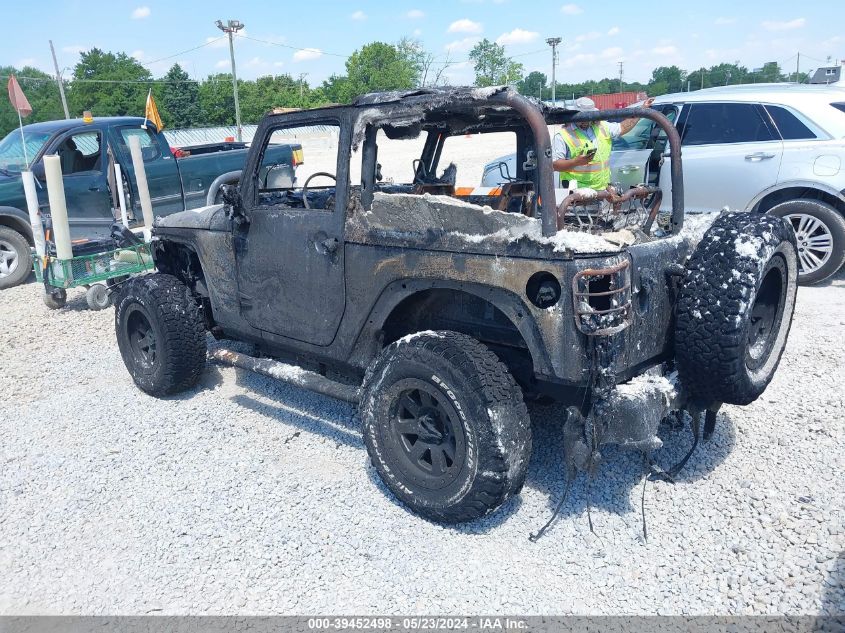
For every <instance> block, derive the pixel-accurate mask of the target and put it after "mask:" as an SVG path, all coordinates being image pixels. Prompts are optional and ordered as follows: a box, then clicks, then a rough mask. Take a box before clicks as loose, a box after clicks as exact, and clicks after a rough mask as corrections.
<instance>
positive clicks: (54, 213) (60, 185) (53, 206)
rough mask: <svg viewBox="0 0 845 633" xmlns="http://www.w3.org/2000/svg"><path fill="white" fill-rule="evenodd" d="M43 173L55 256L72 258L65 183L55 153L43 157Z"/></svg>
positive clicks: (58, 159) (60, 165)
mask: <svg viewBox="0 0 845 633" xmlns="http://www.w3.org/2000/svg"><path fill="white" fill-rule="evenodd" d="M44 173H45V175H46V176H47V199H48V200H49V201H50V218H51V219H52V221H53V241H54V242H55V243H56V257H58V258H59V259H72V258H73V249H72V248H71V246H70V225H69V224H68V221H67V204H66V203H65V183H64V181H63V180H62V161H61V159H60V158H59V157H58V156H56V155H55V154H51V155H49V156H45V157H44Z"/></svg>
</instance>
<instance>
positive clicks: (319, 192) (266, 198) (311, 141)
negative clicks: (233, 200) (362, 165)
mask: <svg viewBox="0 0 845 633" xmlns="http://www.w3.org/2000/svg"><path fill="white" fill-rule="evenodd" d="M339 138H340V126H339V125H313V124H311V125H305V126H297V127H283V128H277V129H275V130H273V131H272V133H271V134H270V135H269V136H268V140H267V142H265V144H264V147H263V148H262V150H261V168H260V169H259V172H258V183H257V191H258V198H259V204H260V205H272V206H283V207H288V208H300V209H301V208H304V209H314V210H319V211H333V210H334V203H335V194H336V181H335V176H336V172H337V156H338V140H339ZM285 148H289V150H288V149H285ZM282 150H284V151H282ZM291 163H293V164H291ZM294 174H295V175H294Z"/></svg>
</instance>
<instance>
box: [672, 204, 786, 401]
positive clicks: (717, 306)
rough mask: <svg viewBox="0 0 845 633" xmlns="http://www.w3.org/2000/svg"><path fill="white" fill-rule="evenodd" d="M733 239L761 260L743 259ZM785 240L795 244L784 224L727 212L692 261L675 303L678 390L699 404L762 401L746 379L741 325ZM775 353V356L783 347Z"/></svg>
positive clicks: (744, 253) (744, 333)
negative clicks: (769, 263) (750, 248)
mask: <svg viewBox="0 0 845 633" xmlns="http://www.w3.org/2000/svg"><path fill="white" fill-rule="evenodd" d="M738 240H739V241H740V242H739V243H743V242H744V243H745V244H750V245H754V247H755V248H757V250H758V254H759V255H760V256H759V257H750V256H748V254H747V250H748V249H747V248H746V249H743V248H738V246H737V243H738ZM784 241H786V242H790V243H791V244H792V245H793V247H794V246H795V234H794V232H793V231H792V228H791V227H790V226H789V225H788V224H787V223H786V221H785V220H783V219H781V218H778V217H774V216H768V215H751V214H748V213H742V212H733V213H724V214H722V215H721V216H719V218H717V219H716V221H715V222H714V223H713V225H712V226H711V227H710V229H708V231H707V233H706V234H705V235H704V238H703V239H702V240H701V242H700V243H699V244H698V246H697V248H696V249H695V251H694V252H693V254H692V256H691V257H690V259H689V261H688V263H687V274H686V276H685V278H684V279H683V281H682V283H681V286H680V291H679V295H678V301H677V303H676V312H675V317H676V319H675V355H676V360H677V368H678V374H679V377H680V379H681V382H682V384H683V385H684V386H685V387H686V388H687V389H688V390H689V391H690V393H691V394H692V395H693V396H694V397H695V398H696V399H697V400H698V401H699V402H701V403H704V404H708V405H709V404H711V403H721V402H724V403H730V404H749V403H750V402H752V401H753V400H754V399H756V398H757V397H758V396H759V393H756V392H755V390H752V389H751V388H750V387H749V385H748V383H747V381H746V380H745V365H744V363H745V348H746V337H747V330H746V322H747V318H748V314H749V313H750V310H751V307H752V306H753V304H754V300H755V297H756V292H757V284H758V283H759V281H760V275H761V274H762V270H763V268H764V267H765V265H766V262H767V261H768V258H766V257H765V253H766V252H767V251H774V249H776V248H777V247H778V246H779V245H780V244H781V243H782V242H784ZM784 318H789V319H791V314H789V315H785V317H784ZM775 353H777V354H778V358H780V355H781V354H782V353H783V348H781V349H780V350H776V352H775Z"/></svg>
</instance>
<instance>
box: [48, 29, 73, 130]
mask: <svg viewBox="0 0 845 633" xmlns="http://www.w3.org/2000/svg"><path fill="white" fill-rule="evenodd" d="M49 42H50V52H51V53H52V54H53V68H55V69H56V83H57V84H59V95H60V96H61V98H62V108H64V111H65V118H66V119H69V118H70V112H69V111H68V109H67V99H65V87H64V84H63V83H62V75H61V74H60V73H59V62H57V61H56V49H55V48H53V40H49Z"/></svg>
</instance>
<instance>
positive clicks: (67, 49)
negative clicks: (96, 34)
mask: <svg viewBox="0 0 845 633" xmlns="http://www.w3.org/2000/svg"><path fill="white" fill-rule="evenodd" d="M88 48H89V47H88V46H82V44H74V45H73V46H63V47H62V52H63V53H70V54H72V55H79V53H81V52H83V51H87V50H88Z"/></svg>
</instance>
